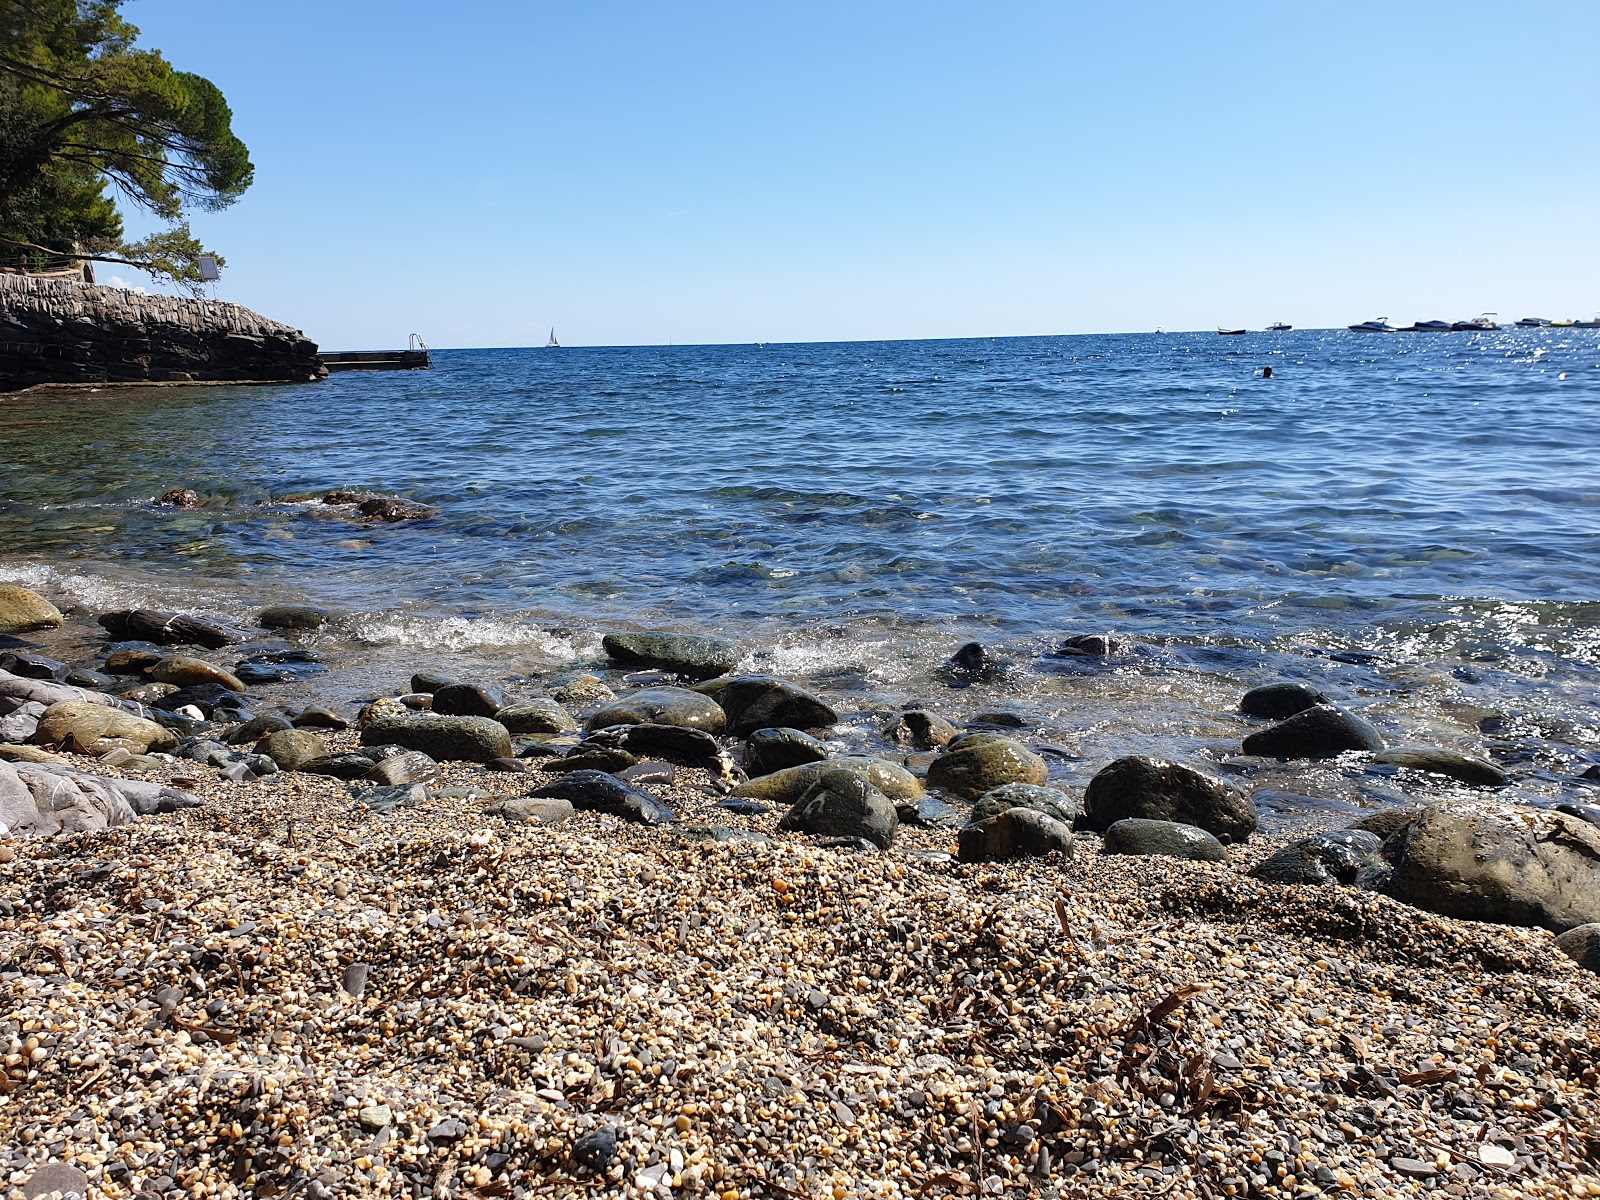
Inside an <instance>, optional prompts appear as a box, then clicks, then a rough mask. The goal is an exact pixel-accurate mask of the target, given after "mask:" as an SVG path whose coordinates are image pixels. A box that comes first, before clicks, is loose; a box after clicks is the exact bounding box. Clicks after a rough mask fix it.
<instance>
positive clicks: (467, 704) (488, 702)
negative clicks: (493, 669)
mask: <svg viewBox="0 0 1600 1200" xmlns="http://www.w3.org/2000/svg"><path fill="white" fill-rule="evenodd" d="M432 707H433V711H434V712H436V713H438V714H439V715H440V716H441V717H492V716H495V715H496V714H497V713H498V712H499V711H500V710H501V709H502V708H505V707H506V694H505V693H504V692H503V691H501V690H500V689H499V688H497V687H486V686H485V685H483V684H480V683H447V684H445V686H443V687H441V688H439V689H438V690H437V691H435V692H434V693H433V705H432ZM502 724H504V722H502ZM507 728H508V729H509V728H510V726H507Z"/></svg>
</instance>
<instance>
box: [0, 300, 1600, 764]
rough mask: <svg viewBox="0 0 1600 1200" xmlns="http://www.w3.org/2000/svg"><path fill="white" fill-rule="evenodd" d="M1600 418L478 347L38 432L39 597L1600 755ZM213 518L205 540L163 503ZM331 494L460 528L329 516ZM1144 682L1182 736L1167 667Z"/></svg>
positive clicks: (1530, 340)
mask: <svg viewBox="0 0 1600 1200" xmlns="http://www.w3.org/2000/svg"><path fill="white" fill-rule="evenodd" d="M1265 366H1271V367H1272V368H1273V370H1274V376H1273V378H1271V379H1265V378H1262V376H1261V374H1260V368H1262V367H1265ZM1597 416H1600V337H1597V336H1596V334H1595V332H1594V331H1589V330H1509V331H1504V332H1500V333H1492V334H1444V335H1426V334H1394V335H1387V336H1376V335H1357V334H1351V333H1346V332H1342V331H1341V332H1330V331H1305V332H1301V331H1296V332H1292V333H1287V334H1276V335H1274V334H1251V335H1248V336H1245V337H1230V338H1219V337H1217V336H1215V335H1212V334H1176V335H1121V336H1074V337H1039V338H1000V339H971V340H955V341H925V342H879V343H840V344H823V345H776V344H769V345H766V346H764V347H758V346H708V347H691V346H679V347H670V348H662V347H655V348H618V349H598V348H597V349H562V350H543V349H511V350H459V351H441V352H438V353H437V354H436V360H435V366H434V368H433V369H432V370H431V371H427V372H402V373H351V374H344V375H339V376H335V377H333V378H331V379H329V380H328V381H326V382H324V383H318V384H310V385H297V386H283V387H216V388H193V389H189V388H185V389H106V390H103V391H100V392H96V393H92V394H88V395H83V394H71V395H67V394H63V393H58V392H50V393H29V394H24V395H21V396H14V397H8V398H6V399H4V400H3V401H0V463H3V464H4V467H3V475H0V577H11V578H19V579H24V580H33V581H34V582H39V581H44V582H47V583H50V584H51V585H52V586H54V587H56V588H57V589H58V590H64V591H65V592H67V593H69V594H70V595H76V596H78V597H79V598H80V599H82V600H83V602H84V603H86V604H90V605H94V604H99V605H101V606H102V607H104V606H109V605H111V604H112V603H114V602H117V601H125V602H128V603H134V602H137V603H165V604H169V605H177V606H184V605H185V602H187V606H188V607H209V608H212V609H216V610H220V611H224V612H234V613H247V612H249V611H252V609H253V607H255V606H258V605H259V604H261V603H264V602H267V601H278V600H308V601H313V602H318V603H325V604H331V605H333V606H335V607H338V608H340V609H343V610H346V611H348V612H350V613H352V614H355V615H356V616H355V617H354V618H353V620H354V624H353V625H351V626H348V627H347V629H348V631H349V632H350V634H351V636H352V637H353V638H355V639H356V640H357V641H362V640H363V639H364V642H365V643H366V644H370V645H377V644H392V643H396V642H398V643H400V644H404V645H411V646H419V645H420V646H424V647H428V648H431V649H435V650H440V651H446V650H448V651H451V652H462V653H471V654H475V655H477V656H478V658H479V660H483V661H490V660H493V659H494V658H495V655H497V654H498V655H500V657H501V659H502V660H505V661H509V660H510V659H512V658H515V659H516V660H517V661H518V662H523V663H527V662H533V661H535V660H539V659H541V658H543V659H551V660H561V659H567V660H573V661H576V660H579V659H582V658H583V655H584V653H585V652H586V651H585V647H588V646H591V645H592V642H593V637H594V636H595V635H596V634H597V633H598V632H599V631H602V630H604V629H606V628H610V627H612V626H615V625H618V624H632V625H643V626H669V627H673V628H679V629H684V630H698V631H712V632H720V633H723V634H726V635H728V636H731V637H733V638H735V639H736V640H738V641H740V642H742V643H744V644H747V645H751V646H764V647H776V648H783V647H788V648H789V650H790V651H791V653H789V654H788V656H787V657H785V656H784V655H783V654H781V653H778V652H777V651H776V650H774V651H773V656H769V659H768V660H767V661H766V662H765V665H768V666H774V667H787V668H788V669H789V670H790V671H791V673H801V674H804V673H805V672H806V671H807V670H811V671H812V672H813V673H816V672H822V673H824V674H826V673H827V672H829V671H831V672H832V673H833V675H834V677H835V682H836V683H837V684H838V685H839V686H844V685H845V684H846V683H848V684H850V685H851V686H856V687H860V688H863V689H866V690H867V691H869V692H870V691H871V685H872V683H873V681H874V680H877V681H878V682H879V683H880V684H883V686H884V688H886V689H887V691H886V697H887V698H886V699H885V703H888V702H889V700H891V699H893V698H894V696H889V695H888V693H894V694H895V695H900V696H902V697H903V696H904V695H916V694H919V693H920V691H923V690H926V687H928V686H931V685H929V684H928V679H930V678H931V676H927V675H925V674H921V673H919V672H918V671H913V670H910V669H909V668H907V667H905V665H904V664H905V663H907V662H908V661H911V660H913V659H915V660H916V661H918V662H919V663H925V662H933V661H936V660H937V659H938V658H939V657H941V656H942V654H943V653H948V650H949V649H952V648H953V647H954V646H955V645H956V644H957V643H959V642H960V641H963V640H966V639H969V638H978V639H981V640H984V641H985V642H988V643H991V644H994V645H996V646H999V647H1001V648H1002V649H1006V650H1008V651H1009V652H1011V653H1013V654H1015V655H1020V656H1022V657H1023V658H1028V657H1029V656H1039V655H1043V654H1045V652H1046V651H1047V650H1048V648H1049V646H1050V644H1051V641H1052V639H1053V638H1055V637H1058V636H1059V635H1063V634H1070V633H1079V632H1086V631H1087V632H1112V633H1115V634H1118V635H1121V636H1123V637H1127V638H1131V639H1133V640H1134V641H1136V642H1139V643H1142V644H1145V645H1147V646H1150V647H1155V648H1156V649H1155V651H1153V652H1152V653H1153V654H1154V658H1153V659H1152V661H1153V662H1156V663H1157V665H1159V664H1163V663H1164V664H1167V665H1168V666H1174V665H1175V666H1176V667H1177V668H1182V669H1185V670H1191V671H1198V672H1201V673H1202V674H1203V673H1205V672H1208V671H1209V672H1213V673H1219V674H1220V675H1224V676H1226V677H1227V678H1228V679H1229V681H1230V682H1231V681H1234V680H1243V681H1246V682H1247V681H1248V680H1249V678H1250V677H1251V675H1252V671H1255V672H1256V674H1272V675H1284V674H1290V675H1293V674H1295V673H1297V672H1298V673H1300V674H1304V673H1305V672H1306V671H1307V670H1310V669H1311V666H1313V665H1316V664H1321V667H1325V666H1326V664H1327V663H1329V662H1334V663H1340V662H1345V660H1344V659H1340V658H1338V657H1333V658H1330V657H1329V656H1330V655H1333V656H1338V655H1341V654H1342V655H1346V657H1347V658H1348V659H1349V660H1350V661H1351V662H1357V663H1360V664H1363V665H1361V666H1360V667H1359V669H1361V670H1368V671H1372V672H1377V671H1379V667H1375V666H1372V665H1371V663H1373V662H1379V661H1381V663H1382V664H1385V665H1384V667H1383V669H1386V670H1388V671H1389V673H1390V675H1393V674H1394V673H1395V672H1400V673H1401V674H1402V675H1406V674H1407V673H1408V672H1409V673H1410V675H1411V676H1413V677H1414V676H1416V675H1417V673H1418V672H1420V671H1426V672H1433V673H1434V675H1438V676H1439V677H1440V678H1445V679H1450V680H1455V681H1456V682H1455V684H1453V685H1452V686H1453V687H1457V688H1463V687H1464V688H1469V689H1470V688H1471V687H1472V686H1474V685H1473V684H1470V683H1466V682H1462V680H1463V679H1464V678H1465V677H1467V676H1471V677H1472V678H1474V679H1476V680H1479V681H1480V683H1481V681H1483V680H1484V679H1491V677H1493V676H1495V675H1496V673H1499V675H1500V676H1503V678H1502V679H1499V680H1498V682H1495V681H1494V679H1491V682H1490V684H1489V685H1488V690H1489V691H1490V692H1492V693H1493V695H1491V696H1487V697H1485V696H1478V697H1477V699H1476V700H1474V699H1473V698H1471V697H1468V698H1466V699H1463V698H1462V697H1461V696H1460V695H1454V693H1452V695H1454V700H1450V698H1449V697H1444V698H1443V699H1441V698H1440V696H1435V697H1434V702H1433V704H1432V707H1430V708H1429V709H1428V710H1427V713H1426V715H1425V716H1424V717H1418V718H1416V720H1415V721H1413V732H1414V731H1415V726H1416V724H1417V723H1418V722H1421V723H1424V724H1425V723H1426V722H1431V721H1435V720H1441V719H1443V717H1442V716H1441V714H1443V713H1445V711H1446V710H1447V709H1448V707H1449V703H1447V701H1449V702H1450V703H1455V704H1457V706H1458V707H1459V706H1460V705H1467V706H1468V707H1471V704H1469V703H1468V701H1469V700H1471V701H1472V703H1473V704H1475V703H1477V700H1483V701H1484V704H1483V705H1480V707H1495V706H1496V705H1498V706H1499V708H1500V709H1504V708H1506V707H1507V705H1508V704H1510V703H1511V702H1512V701H1513V700H1514V701H1516V703H1517V704H1520V705H1521V709H1520V710H1519V711H1522V712H1524V713H1531V712H1533V711H1534V710H1535V709H1536V708H1537V707H1538V703H1539V702H1540V701H1539V697H1541V696H1543V697H1546V699H1547V700H1548V705H1547V707H1549V708H1550V709H1551V710H1552V711H1554V710H1556V709H1559V710H1560V711H1561V712H1562V714H1563V715H1562V717H1561V719H1562V720H1563V721H1564V722H1566V725H1565V726H1564V728H1566V729H1567V732H1566V733H1565V734H1563V737H1565V738H1566V744H1568V745H1570V746H1573V747H1577V748H1578V749H1579V750H1580V751H1581V750H1584V749H1585V748H1586V747H1588V746H1589V745H1590V743H1591V741H1592V740H1594V739H1593V737H1592V732H1593V731H1592V726H1593V717H1592V716H1587V715H1586V714H1587V713H1589V712H1590V709H1589V708H1587V707H1586V706H1587V705H1588V704H1589V702H1590V700H1591V699H1593V697H1594V695H1595V688H1596V673H1597V668H1596V663H1597V661H1600V555H1597V553H1596V551H1597V548H1600V468H1597V466H1596V449H1597V444H1600V438H1597V437H1596V433H1595V421H1596V418H1597ZM177 487H188V488H193V489H195V490H196V491H198V492H200V493H201V494H202V495H204V496H205V497H206V506H205V508H204V509H202V510H200V511H197V512H185V511H178V510H174V509H170V508H163V507H161V506H159V505H157V504H155V503H154V500H155V498H156V497H158V496H159V495H160V494H161V493H163V492H165V491H166V490H168V489H169V488H177ZM330 488H358V489H370V490H373V491H377V492H383V493H392V494H396V495H400V496H404V497H407V498H409V499H413V500H416V501H420V502H423V503H426V504H428V505H431V506H433V507H434V508H435V509H436V510H437V512H438V515H437V517H435V518H433V519H430V520H426V521H421V522H416V523H408V524H397V525H378V526H373V525H368V524H364V523H360V522H355V521H352V520H350V519H349V518H348V517H347V516H346V515H343V510H337V511H336V510H333V509H330V508H328V507H327V506H322V505H317V504H314V503H303V502H297V501H291V500H290V498H291V497H295V496H299V495H304V494H314V493H320V492H321V491H325V490H327V489H330ZM1352 651H1353V652H1356V653H1354V654H1353V655H1351V653H1350V652H1352ZM1369 655H1370V656H1377V658H1375V659H1372V658H1366V657H1363V656H1369ZM1252 664H1256V665H1254V666H1253V665H1252ZM1259 664H1266V665H1264V666H1261V665H1259ZM755 665H763V664H761V663H757V664H755ZM1134 665H1135V667H1136V668H1137V670H1135V672H1134V674H1135V675H1137V676H1138V678H1139V679H1141V680H1144V681H1146V685H1145V686H1144V690H1143V691H1142V692H1140V695H1142V696H1144V700H1143V701H1141V703H1148V702H1150V695H1152V694H1153V691H1152V689H1153V688H1154V687H1155V685H1153V684H1148V680H1150V679H1151V678H1152V677H1159V676H1160V671H1159V670H1155V669H1154V668H1153V667H1152V665H1151V662H1142V663H1135V664H1134ZM1345 665H1346V666H1348V665H1349V663H1345ZM1321 667H1319V669H1321ZM1047 674H1048V671H1044V670H1043V669H1042V668H1041V675H1047ZM1434 675H1429V676H1428V677H1429V678H1430V679H1432V678H1434ZM847 676H848V678H846V677H847ZM1097 686H1098V687H1099V689H1100V693H1099V694H1101V695H1102V696H1103V695H1104V694H1105V693H1106V692H1107V690H1108V689H1109V688H1110V685H1109V684H1108V683H1106V682H1105V681H1104V680H1102V681H1101V682H1100V683H1099V684H1098V685H1097ZM1362 686H1368V687H1369V688H1373V689H1377V692H1378V693H1382V692H1383V691H1384V689H1386V688H1387V689H1389V690H1391V691H1396V689H1398V691H1397V692H1396V694H1397V695H1398V694H1399V693H1403V692H1405V691H1406V688H1408V687H1409V688H1411V690H1412V692H1415V691H1417V690H1419V689H1420V690H1422V691H1426V690H1427V687H1422V686H1421V685H1415V684H1406V685H1404V686H1402V685H1399V684H1395V683H1394V682H1393V680H1392V679H1391V680H1389V681H1388V682H1384V681H1383V680H1382V679H1380V678H1379V677H1378V675H1377V674H1374V675H1373V676H1372V678H1371V679H1366V680H1365V682H1364V683H1363V684H1362ZM1432 686H1433V685H1432V684H1429V685H1428V687H1432ZM1441 686H1442V685H1441ZM1041 687H1044V685H1041ZM896 689H898V691H896ZM1135 690H1136V691H1137V690H1139V689H1135ZM1434 690H1435V691H1439V688H1435V689H1434ZM1445 690H1448V689H1445ZM1044 691H1045V692H1047V693H1048V692H1049V691H1050V689H1049V687H1044ZM1480 691H1482V688H1481V687H1480ZM1024 698H1026V697H1024ZM1397 705H1398V707H1397V708H1396V712H1397V713H1401V712H1404V711H1408V710H1406V709H1405V705H1404V704H1403V703H1401V702H1399V701H1397ZM1512 706H1513V707H1515V705H1512ZM1125 715H1126V714H1125V713H1124V716H1125ZM1395 719H1396V720H1400V721H1401V722H1402V723H1403V722H1404V720H1405V718H1404V717H1403V716H1397V717H1396V718H1395ZM1465 728H1466V726H1463V729H1465Z"/></svg>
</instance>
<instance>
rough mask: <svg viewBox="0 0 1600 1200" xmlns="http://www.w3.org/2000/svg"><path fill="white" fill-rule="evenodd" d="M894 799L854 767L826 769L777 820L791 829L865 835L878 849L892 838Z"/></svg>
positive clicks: (897, 820) (831, 834)
mask: <svg viewBox="0 0 1600 1200" xmlns="http://www.w3.org/2000/svg"><path fill="white" fill-rule="evenodd" d="M899 827H900V817H899V815H898V814H897V813H896V812H895V806H894V802H893V801H891V800H890V799H889V798H888V797H887V796H885V795H884V794H883V793H882V792H880V791H879V790H878V789H877V788H875V787H873V786H872V784H870V783H868V782H867V781H866V780H865V779H864V778H862V777H861V776H860V775H859V774H857V773H855V772H854V771H847V770H826V771H822V772H820V773H819V774H818V775H817V778H816V780H815V781H814V782H813V783H812V784H811V785H810V786H809V787H808V788H807V789H806V790H805V792H804V793H803V794H802V795H801V797H800V799H799V800H797V801H796V802H795V804H794V807H792V808H791V809H790V810H789V811H788V812H787V813H785V814H784V815H783V817H782V818H780V819H779V821H778V828H779V829H782V830H785V831H787V832H791V833H813V834H822V835H824V836H829V837H861V838H866V839H867V840H868V841H870V842H872V844H873V845H875V846H877V847H878V848H879V849H880V850H887V849H888V848H889V846H890V845H891V844H892V843H893V842H894V835H895V831H896V830H897V829H898V828H899Z"/></svg>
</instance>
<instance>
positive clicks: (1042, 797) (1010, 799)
mask: <svg viewBox="0 0 1600 1200" xmlns="http://www.w3.org/2000/svg"><path fill="white" fill-rule="evenodd" d="M1013 808H1026V809H1031V810H1032V811H1034V812H1040V813H1043V814H1044V815H1045V816H1047V817H1050V818H1052V819H1054V820H1057V821H1064V822H1065V823H1066V824H1067V825H1068V826H1071V825H1072V823H1073V822H1074V821H1076V820H1077V819H1078V802H1077V801H1076V800H1074V799H1073V798H1072V797H1071V796H1069V795H1067V793H1066V792H1063V791H1062V790H1061V789H1060V788H1053V787H1044V786H1042V785H1040V784H1036V783H1004V784H1001V785H1000V786H999V787H997V788H992V789H990V790H989V791H987V792H985V793H984V794H983V795H982V796H980V797H978V802H977V803H976V804H974V805H973V806H972V815H971V816H970V817H969V818H968V820H970V821H971V823H972V824H974V825H981V824H982V823H983V822H985V821H987V820H989V818H991V817H998V816H999V815H1000V814H1001V813H1003V812H1008V811H1010V810H1011V809H1013Z"/></svg>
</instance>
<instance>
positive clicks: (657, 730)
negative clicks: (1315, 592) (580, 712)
mask: <svg viewBox="0 0 1600 1200" xmlns="http://www.w3.org/2000/svg"><path fill="white" fill-rule="evenodd" d="M576 749H579V750H584V749H611V750H620V751H625V752H626V753H628V754H630V755H632V756H633V757H634V758H635V759H638V758H644V757H650V758H661V759H665V760H666V761H667V762H670V763H676V764H677V765H678V766H680V767H699V768H701V769H702V770H706V771H710V772H712V773H713V774H717V775H721V774H723V773H725V772H726V771H727V770H728V769H729V768H731V767H732V765H733V764H732V760H731V759H729V758H728V755H727V752H726V751H725V750H723V748H722V746H721V744H720V743H719V742H718V741H717V739H716V738H714V737H712V736H711V735H710V734H709V733H706V732H705V731H704V730H702V729H691V728H685V727H683V726H679V725H655V724H649V723H646V724H643V725H611V726H608V727H607V728H605V729H597V730H595V731H594V732H593V733H591V734H589V736H588V737H586V738H584V739H583V741H582V742H580V743H578V746H577V747H576ZM624 765H627V766H631V765H632V763H631V762H630V763H627V764H624Z"/></svg>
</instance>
